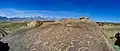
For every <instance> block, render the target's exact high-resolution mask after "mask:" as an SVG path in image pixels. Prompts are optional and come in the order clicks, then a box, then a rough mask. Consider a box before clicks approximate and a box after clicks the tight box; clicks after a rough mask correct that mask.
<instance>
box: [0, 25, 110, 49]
mask: <svg viewBox="0 0 120 51" xmlns="http://www.w3.org/2000/svg"><path fill="white" fill-rule="evenodd" d="M70 25H71V26H68V25H63V24H50V25H47V26H44V27H38V28H35V29H32V30H29V31H26V32H23V33H20V34H15V35H14V36H8V37H6V38H3V39H2V41H3V42H6V43H8V44H9V45H10V47H11V49H10V51H112V49H111V48H109V46H108V45H107V43H106V40H105V39H104V37H103V33H102V32H101V30H100V28H99V26H98V25H97V24H96V23H95V24H90V23H84V24H78V23H77V24H70Z"/></svg>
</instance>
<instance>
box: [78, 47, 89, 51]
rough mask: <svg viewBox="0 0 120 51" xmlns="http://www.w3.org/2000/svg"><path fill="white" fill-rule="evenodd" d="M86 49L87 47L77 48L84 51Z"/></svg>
mask: <svg viewBox="0 0 120 51" xmlns="http://www.w3.org/2000/svg"><path fill="white" fill-rule="evenodd" d="M87 49H88V47H81V48H79V49H78V51H85V50H87Z"/></svg>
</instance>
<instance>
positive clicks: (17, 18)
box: [0, 16, 67, 21]
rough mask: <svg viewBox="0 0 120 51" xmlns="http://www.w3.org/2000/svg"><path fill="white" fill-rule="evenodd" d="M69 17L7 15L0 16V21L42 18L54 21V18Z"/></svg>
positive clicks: (42, 19)
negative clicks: (9, 16) (10, 16)
mask: <svg viewBox="0 0 120 51" xmlns="http://www.w3.org/2000/svg"><path fill="white" fill-rule="evenodd" d="M65 19H67V18H60V19H57V18H55V17H44V16H32V17H30V16H29V17H12V18H8V17H5V16H0V21H25V20H26V21H27V20H41V21H46V20H47V21H54V20H65Z"/></svg>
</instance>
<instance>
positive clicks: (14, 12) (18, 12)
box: [0, 8, 89, 17]
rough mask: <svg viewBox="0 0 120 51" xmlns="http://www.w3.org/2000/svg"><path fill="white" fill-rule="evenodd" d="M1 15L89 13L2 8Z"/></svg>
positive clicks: (61, 15) (69, 15)
mask: <svg viewBox="0 0 120 51" xmlns="http://www.w3.org/2000/svg"><path fill="white" fill-rule="evenodd" d="M0 15H1V16H7V17H13V16H21V17H24V16H37V15H39V16H41V15H43V16H50V17H77V16H80V15H89V14H86V13H76V12H63V11H47V10H16V9H12V8H3V9H0Z"/></svg>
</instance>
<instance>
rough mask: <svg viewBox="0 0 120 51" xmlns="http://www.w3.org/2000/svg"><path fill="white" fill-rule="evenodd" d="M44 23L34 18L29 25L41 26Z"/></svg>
mask: <svg viewBox="0 0 120 51" xmlns="http://www.w3.org/2000/svg"><path fill="white" fill-rule="evenodd" d="M42 24H43V22H42V21H37V20H34V21H32V22H30V23H28V24H27V26H28V27H39V26H41V25H42Z"/></svg>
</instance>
